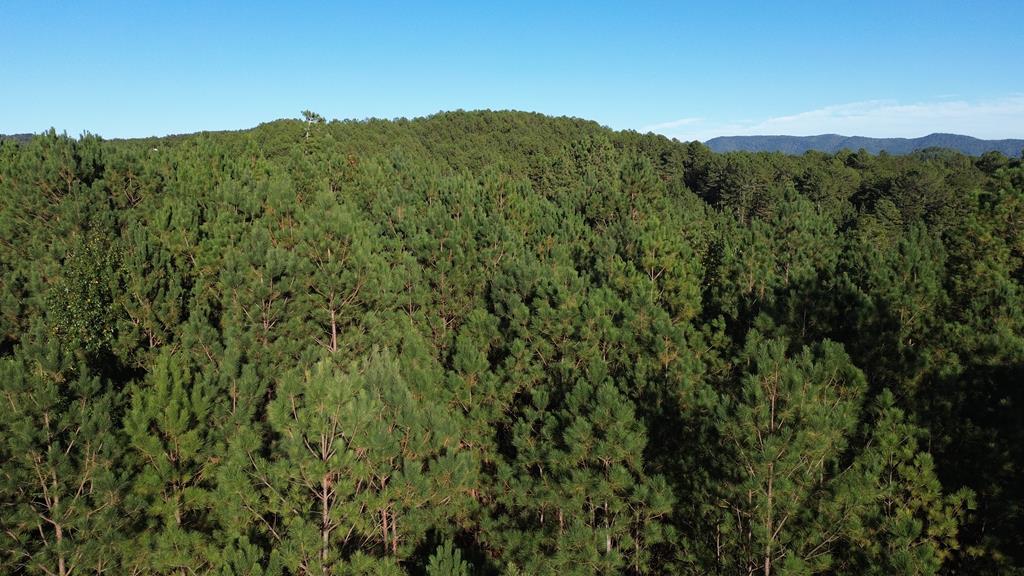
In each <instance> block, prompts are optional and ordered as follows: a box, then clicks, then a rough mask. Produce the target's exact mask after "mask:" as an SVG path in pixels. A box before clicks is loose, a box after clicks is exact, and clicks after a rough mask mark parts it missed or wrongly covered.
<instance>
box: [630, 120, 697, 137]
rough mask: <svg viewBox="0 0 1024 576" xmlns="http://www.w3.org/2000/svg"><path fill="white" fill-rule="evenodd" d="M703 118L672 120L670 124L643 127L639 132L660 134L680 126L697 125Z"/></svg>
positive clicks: (663, 123)
mask: <svg viewBox="0 0 1024 576" xmlns="http://www.w3.org/2000/svg"><path fill="white" fill-rule="evenodd" d="M703 120H704V119H703V118H680V119H679V120H673V121H671V122H662V123H661V124H651V125H650V126H644V127H643V128H641V129H640V131H641V132H645V133H646V132H660V131H662V130H668V129H670V128H678V127H680V126H689V125H691V124H697V123H700V122H702V121H703Z"/></svg>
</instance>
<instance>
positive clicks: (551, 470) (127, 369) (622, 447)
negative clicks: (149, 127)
mask: <svg viewBox="0 0 1024 576" xmlns="http://www.w3.org/2000/svg"><path fill="white" fill-rule="evenodd" d="M305 116H306V118H305V121H291V120H286V121H278V122H273V123H270V124H266V125H263V126H260V127H258V128H256V129H254V130H251V131H246V132H239V133H215V134H197V135H191V136H181V137H171V138H164V139H151V140H135V141H110V142H108V141H103V140H101V139H100V138H97V137H94V136H89V135H86V136H84V137H82V138H80V139H77V140H75V139H69V138H67V137H64V136H58V135H55V134H53V133H50V134H46V135H42V136H39V137H36V138H33V139H32V140H30V141H28V142H25V143H17V142H11V141H9V142H4V143H2V144H0V572H3V573H6V574H53V575H59V576H68V575H70V574H75V575H79V574H175V575H184V574H216V575H221V576H228V575H265V576H269V575H279V574H293V575H300V574H310V575H312V574H402V573H409V574H429V575H432V576H441V575H446V576H447V575H456V574H459V575H469V574H510V575H511V574H548V573H560V574H669V573H672V574H709V573H710V574H723V575H733V574H763V575H765V576H770V575H771V574H796V575H799V574H837V575H838V574H851V575H854V574H885V575H889V574H908V575H910V574H934V573H937V572H945V573H949V574H953V573H956V574H965V573H972V574H995V573H1007V574H1009V573H1020V571H1021V570H1022V569H1024V510H1022V504H1024V494H1022V488H1024V482H1021V481H1020V477H1021V473H1022V471H1024V422H1022V420H1024V411H1022V402H1024V398H1022V387H1021V383H1022V382H1024V298H1022V284H1024V260H1022V259H1024V167H1022V166H1021V162H1020V160H1018V159H1008V158H1006V157H1004V156H1002V155H1000V154H987V155H985V156H982V157H979V158H972V157H967V156H963V155H959V154H956V153H952V152H947V151H941V150H930V151H926V152H923V153H918V154H915V155H912V156H905V157H893V156H886V155H880V156H873V155H870V154H867V153H865V152H863V151H860V152H850V151H843V152H839V153H836V154H830V155H826V154H821V153H808V154H806V155H804V156H799V157H795V156H784V155H779V154H775V155H770V154H748V153H733V154H727V155H717V154H713V153H711V152H710V151H709V150H708V149H707V148H706V147H704V146H703V145H701V144H699V143H689V144H686V143H680V142H676V141H670V140H667V139H665V138H663V137H659V136H654V135H640V134H636V133H632V132H612V131H609V130H607V129H604V128H601V127H600V126H598V125H596V124H593V123H590V122H584V121H580V120H573V119H553V118H547V117H544V116H540V115H534V114H523V113H490V112H481V113H461V112H460V113H451V114H440V115H436V116H433V117H430V118H425V119H419V120H413V121H405V120H398V121H391V122H387V121H367V122H324V121H323V119H322V118H320V117H319V116H318V115H316V114H313V113H307V114H306V115H305Z"/></svg>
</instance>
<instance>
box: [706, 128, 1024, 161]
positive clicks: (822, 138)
mask: <svg viewBox="0 0 1024 576" xmlns="http://www.w3.org/2000/svg"><path fill="white" fill-rule="evenodd" d="M704 144H705V145H707V147H708V148H710V149H711V150H713V151H715V152H737V151H744V152H782V153H785V154H803V153H804V152H808V151H811V150H815V151H818V152H827V153H835V152H839V151H840V150H843V149H848V150H860V149H861V148H863V149H864V150H867V151H868V152H871V153H873V154H878V153H879V152H882V151H885V152H887V153H889V154H910V153H912V152H916V151H918V150H924V149H927V148H948V149H951V150H956V151H958V152H962V153H964V154H968V155H971V156H980V155H982V154H984V153H986V152H1000V153H1002V154H1004V155H1006V156H1009V157H1017V156H1020V154H1021V152H1022V150H1024V139H1004V140H982V139H980V138H974V137H973V136H965V135H962V134H948V133H943V132H935V133H932V134H928V135H927V136H922V137H920V138H871V137H868V136H844V135H841V134H818V135H815V136H785V135H768V136H719V137H717V138H712V139H710V140H708V141H706V142H705V143H704Z"/></svg>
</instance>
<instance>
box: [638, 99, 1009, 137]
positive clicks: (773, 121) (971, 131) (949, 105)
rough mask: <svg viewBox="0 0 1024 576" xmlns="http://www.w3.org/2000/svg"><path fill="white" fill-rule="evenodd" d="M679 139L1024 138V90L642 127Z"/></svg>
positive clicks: (826, 107) (692, 120) (691, 119)
mask: <svg viewBox="0 0 1024 576" xmlns="http://www.w3.org/2000/svg"><path fill="white" fill-rule="evenodd" d="M643 130H644V131H652V132H658V133H660V134H664V135H666V136H670V137H674V138H679V139H680V140H707V139H709V138H714V137H715V136H749V135H758V134H765V135H774V134H786V135H792V136H811V135H815V134H843V135H845V136H871V137H875V138H916V137H919V136H925V135H927V134H931V133H933V132H950V133H955V134H966V135H968V136H975V137H977V138H1024V94H1015V95H1012V96H1006V97H1003V98H998V99H994V100H981V101H973V102H972V101H967V100H942V101H929V102H917V103H913V104H900V103H898V102H895V101H891V100H871V101H866V102H853V103H848V104H838V105H833V106H825V107H823V108H818V109H816V110H808V111H806V112H799V113H796V114H790V115H787V116H775V117H771V118H764V119H760V120H754V121H748V122H722V123H716V122H712V121H705V120H701V119H694V118H686V119H683V120H682V121H675V122H666V123H664V124H656V125H654V126H650V127H647V128H644V129H643Z"/></svg>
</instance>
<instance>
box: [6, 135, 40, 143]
mask: <svg viewBox="0 0 1024 576" xmlns="http://www.w3.org/2000/svg"><path fill="white" fill-rule="evenodd" d="M33 136H35V134H0V142H3V141H4V140H14V141H15V142H28V141H29V140H31V139H32V137H33Z"/></svg>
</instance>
